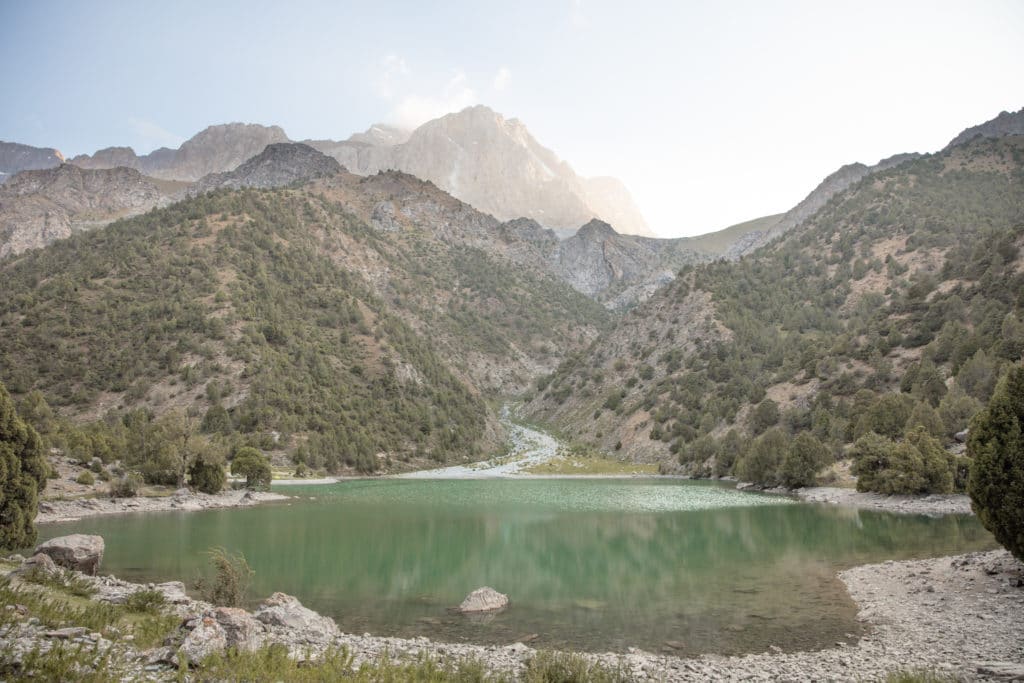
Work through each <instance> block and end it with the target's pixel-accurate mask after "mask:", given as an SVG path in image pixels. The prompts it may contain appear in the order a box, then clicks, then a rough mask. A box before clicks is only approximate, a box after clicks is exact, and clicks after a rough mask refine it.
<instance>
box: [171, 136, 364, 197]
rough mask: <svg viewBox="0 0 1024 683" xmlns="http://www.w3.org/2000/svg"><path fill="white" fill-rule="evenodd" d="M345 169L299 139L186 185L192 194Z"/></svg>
mask: <svg viewBox="0 0 1024 683" xmlns="http://www.w3.org/2000/svg"><path fill="white" fill-rule="evenodd" d="M344 170H345V169H344V168H342V166H341V165H340V164H339V163H338V162H337V161H335V160H334V159H333V158H332V157H329V156H327V155H326V154H322V153H320V152H318V151H317V150H315V149H313V148H312V147H310V146H308V145H304V144H302V143H298V142H289V143H284V142H276V143H273V144H270V145H267V147H266V149H264V150H263V151H262V152H260V153H259V154H257V155H256V156H254V157H253V158H251V159H249V160H248V161H246V162H245V163H244V164H242V165H241V166H239V167H238V168H236V169H235V170H234V171H227V172H225V173H211V174H210V175H207V176H204V177H203V178H202V179H200V180H199V182H197V183H196V184H195V185H193V186H192V187H191V188H189V194H190V195H192V196H195V195H199V194H202V193H204V192H209V191H211V190H215V189H220V188H227V189H232V190H237V189H239V188H243V187H256V188H263V189H266V188H270V187H283V186H285V185H291V184H292V183H296V182H302V181H307V180H313V179H314V178H326V177H329V176H332V175H337V174H338V173H341V172H343V171H344Z"/></svg>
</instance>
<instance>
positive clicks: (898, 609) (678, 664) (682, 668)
mask: <svg viewBox="0 0 1024 683" xmlns="http://www.w3.org/2000/svg"><path fill="white" fill-rule="evenodd" d="M77 576H78V577H79V578H80V579H82V580H85V581H89V582H90V583H91V584H92V585H93V586H94V587H95V588H96V589H97V593H96V594H95V595H94V596H93V597H92V599H93V600H99V601H104V602H111V603H115V604H117V603H121V602H123V601H124V600H125V599H126V598H127V596H128V595H130V594H131V593H133V592H135V591H137V590H143V589H146V588H148V589H155V590H159V591H161V592H164V593H165V595H166V596H167V599H168V602H169V603H172V605H171V607H170V608H169V609H171V610H173V613H174V614H176V615H177V616H178V617H180V618H181V619H182V626H180V627H179V628H177V629H176V630H175V632H174V634H173V636H172V638H171V643H172V646H171V647H168V646H160V647H153V648H150V649H148V650H138V649H136V648H135V647H134V646H133V644H132V643H131V642H125V641H118V640H116V639H117V636H116V635H115V636H112V638H114V640H106V639H105V638H103V637H102V636H100V634H93V635H94V636H96V638H93V639H92V643H91V644H95V645H96V646H97V647H105V648H107V650H108V651H109V652H112V653H114V654H115V655H116V657H117V658H118V660H119V661H123V663H124V665H125V666H126V667H128V672H129V673H137V674H143V672H144V676H140V677H146V678H151V679H152V680H174V678H175V676H176V675H177V666H176V664H175V663H174V662H173V659H174V656H175V653H176V652H177V647H178V645H176V644H177V643H180V646H181V647H182V648H183V649H186V650H187V649H188V648H193V651H196V652H209V651H212V650H210V649H209V648H210V647H211V643H213V645H212V647H213V648H214V649H222V648H223V647H225V641H224V640H223V638H224V637H225V634H227V638H228V639H227V642H226V645H227V646H234V645H239V644H243V645H245V646H248V647H250V648H254V647H259V646H265V645H269V644H272V643H279V644H282V645H285V646H286V647H287V648H288V650H289V652H290V653H291V656H293V657H295V658H298V659H300V660H301V659H307V658H312V659H315V658H317V657H318V656H320V655H321V654H323V653H324V652H325V651H327V650H328V649H329V648H339V647H345V648H347V649H348V651H349V652H350V653H351V654H352V655H353V657H354V660H353V665H354V666H356V667H358V666H359V665H360V664H362V663H364V662H370V663H372V662H375V661H379V660H380V658H381V657H382V656H385V655H387V656H388V657H390V658H392V659H408V660H415V659H416V658H419V657H427V658H430V659H432V660H435V661H438V662H440V661H444V660H446V659H453V658H454V659H467V658H472V659H476V660H478V661H480V662H481V663H482V664H483V665H484V666H485V667H486V668H487V669H488V670H490V671H491V672H492V673H496V674H503V675H506V676H512V677H518V676H519V675H521V674H522V672H523V670H524V667H525V666H526V663H527V662H528V661H529V660H530V659H532V658H533V657H534V656H535V655H536V654H537V652H538V651H537V650H534V649H533V648H531V647H529V646H528V645H525V644H523V643H521V642H515V643H510V644H508V645H505V646H485V645H473V644H462V643H446V642H436V641H432V640H429V639H427V638H422V637H421V638H412V639H406V638H395V637H382V636H373V635H370V634H363V635H356V634H346V633H341V632H340V631H339V630H338V629H337V626H336V624H335V623H334V622H333V620H331V619H329V618H327V617H323V616H321V615H319V614H317V613H316V612H314V611H312V610H310V609H308V608H305V607H303V606H302V605H301V604H300V603H299V602H298V601H297V600H295V599H294V598H291V597H290V596H283V595H282V594H277V593H275V594H274V595H273V596H271V597H270V598H269V599H268V600H266V601H265V602H264V605H272V606H273V605H276V606H277V607H273V608H272V610H271V611H275V610H276V612H275V613H276V614H277V615H279V617H280V618H276V617H275V618H271V619H265V618H263V617H262V616H261V611H265V610H266V609H267V608H266V607H261V608H259V609H257V610H256V612H255V614H250V613H249V612H247V611H245V610H240V609H223V608H220V609H218V608H214V607H213V606H212V605H210V604H209V603H206V602H204V601H202V600H195V599H192V598H190V597H188V596H187V595H186V594H185V593H184V585H183V584H181V583H180V582H167V583H164V584H157V585H153V584H149V585H141V584H134V583H130V582H127V581H123V580H120V579H116V578H114V577H109V576H98V577H88V576H86V575H84V574H77ZM838 576H839V578H840V580H841V581H842V582H843V583H844V585H845V586H846V589H847V591H848V592H849V594H850V596H851V598H852V599H853V600H854V602H855V603H856V604H857V607H858V616H857V618H858V620H859V621H860V622H862V623H863V624H864V625H866V626H867V627H868V628H867V633H866V634H865V635H864V636H863V637H862V638H861V639H860V640H859V641H857V642H856V643H853V644H846V643H837V644H836V646H834V647H830V648H827V649H823V650H818V651H801V652H789V653H786V652H781V651H779V650H778V649H777V648H770V649H769V651H767V652H763V653H754V654H746V655H735V656H725V655H715V654H704V655H700V656H698V657H693V658H684V657H679V656H674V655H668V654H656V653H651V652H646V651H642V650H639V649H635V648H629V651H628V652H627V653H625V654H621V653H611V652H605V653H580V656H582V657H583V658H584V659H586V660H588V661H590V662H597V663H601V664H604V665H606V666H610V667H621V669H622V670H623V671H624V673H626V674H627V675H628V676H629V677H630V679H631V680H648V679H653V680H662V681H702V680H760V681H764V680H839V681H869V680H870V681H883V680H885V679H886V677H887V676H888V675H889V674H891V673H893V672H898V671H902V672H930V673H932V674H935V675H938V676H942V677H951V678H955V679H958V680H986V679H992V678H1000V677H1008V672H1009V675H1016V676H1024V647H1021V646H1020V635H1021V633H1024V564H1022V563H1020V562H1019V561H1017V560H1015V559H1014V558H1012V557H1011V556H1010V554H1009V553H1008V552H1006V551H1005V550H994V551H988V552H977V553H969V554H965V555H956V556H950V557H939V558H931V559H924V560H905V561H898V562H897V561H889V562H884V563H879V564H868V565H861V566H858V567H854V568H851V569H848V570H844V571H842V572H840V573H839V575H838ZM513 597H514V596H513ZM281 605H284V607H281ZM514 608H515V607H514V604H513V606H512V607H510V608H509V609H514ZM281 610H284V612H282V611H281ZM32 621H33V620H31V619H24V620H20V621H18V622H17V623H16V624H15V625H13V626H12V627H11V629H10V630H8V631H7V632H5V633H3V634H2V635H3V637H4V638H5V640H7V641H9V642H10V643H11V645H12V652H14V653H15V655H17V654H18V653H21V655H24V654H25V653H28V652H29V651H31V650H32V649H33V648H35V647H52V644H53V642H54V640H53V637H54V636H53V635H52V633H53V632H48V631H46V630H45V629H44V627H42V626H40V625H39V624H38V623H36V624H33V623H32ZM36 621H37V620H36ZM218 624H223V628H221V626H219V625H218ZM241 627H244V628H241ZM232 628H233V629H235V630H234V631H232ZM83 630H84V629H83ZM242 632H244V634H245V640H244V641H239V642H233V641H232V640H231V638H232V635H231V634H232V633H234V634H235V636H237V635H238V634H239V633H242ZM218 638H220V640H218ZM204 647H205V648H207V649H203V648H204Z"/></svg>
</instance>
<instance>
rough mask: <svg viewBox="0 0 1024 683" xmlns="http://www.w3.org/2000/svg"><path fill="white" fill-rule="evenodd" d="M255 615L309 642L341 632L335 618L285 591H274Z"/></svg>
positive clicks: (270, 624) (258, 618) (265, 622)
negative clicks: (323, 614)
mask: <svg viewBox="0 0 1024 683" xmlns="http://www.w3.org/2000/svg"><path fill="white" fill-rule="evenodd" d="M253 616H254V617H255V618H256V619H257V620H259V621H261V622H263V623H264V624H267V625H268V626H272V627H281V628H285V629H288V630H289V631H290V632H292V633H293V634H294V636H295V637H296V638H299V639H303V640H306V641H308V642H317V641H320V640H323V639H324V638H330V637H332V636H336V635H338V633H339V631H338V625H337V624H335V623H334V620H333V619H330V618H328V617H323V616H320V615H319V614H317V613H316V612H314V611H313V610H311V609H309V608H307V607H303V605H302V603H301V602H299V600H298V598H296V597H294V596H291V595H287V594H285V593H274V594H273V595H271V596H270V597H269V598H267V599H266V600H264V601H263V602H262V603H261V604H260V606H259V608H258V609H257V610H256V612H254V613H253Z"/></svg>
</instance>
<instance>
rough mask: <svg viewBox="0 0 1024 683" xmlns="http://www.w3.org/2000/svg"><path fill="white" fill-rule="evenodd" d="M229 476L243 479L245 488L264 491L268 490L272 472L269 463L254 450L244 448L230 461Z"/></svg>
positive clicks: (248, 447)
mask: <svg viewBox="0 0 1024 683" xmlns="http://www.w3.org/2000/svg"><path fill="white" fill-rule="evenodd" d="M231 474H233V475H235V476H237V477H245V485H246V487H247V488H250V489H255V490H258V491H265V490H267V489H269V488H270V482H271V480H272V478H273V472H272V471H271V469H270V461H269V460H267V458H265V457H264V456H263V454H262V453H260V452H259V451H258V450H256V449H255V448H252V447H250V446H244V447H242V448H239V449H238V452H237V453H235V457H234V458H232V459H231Z"/></svg>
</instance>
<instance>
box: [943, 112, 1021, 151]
mask: <svg viewBox="0 0 1024 683" xmlns="http://www.w3.org/2000/svg"><path fill="white" fill-rule="evenodd" d="M1007 135H1024V107H1022V108H1021V110H1020V111H1016V112H1008V111H1004V112H1000V113H999V116H997V117H995V118H994V119H990V120H988V121H986V122H985V123H981V124H978V125H977V126H971V127H970V128H968V129H966V130H964V131H962V132H961V133H960V134H959V135H957V136H956V137H955V138H953V139H952V140H950V142H949V144H948V145H946V146H945V148H944V150H948V149H950V148H952V147H956V146H958V145H962V144H963V143H965V142H968V141H970V140H972V139H974V138H975V137H978V136H981V137H984V138H1001V137H1006V136H1007Z"/></svg>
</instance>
